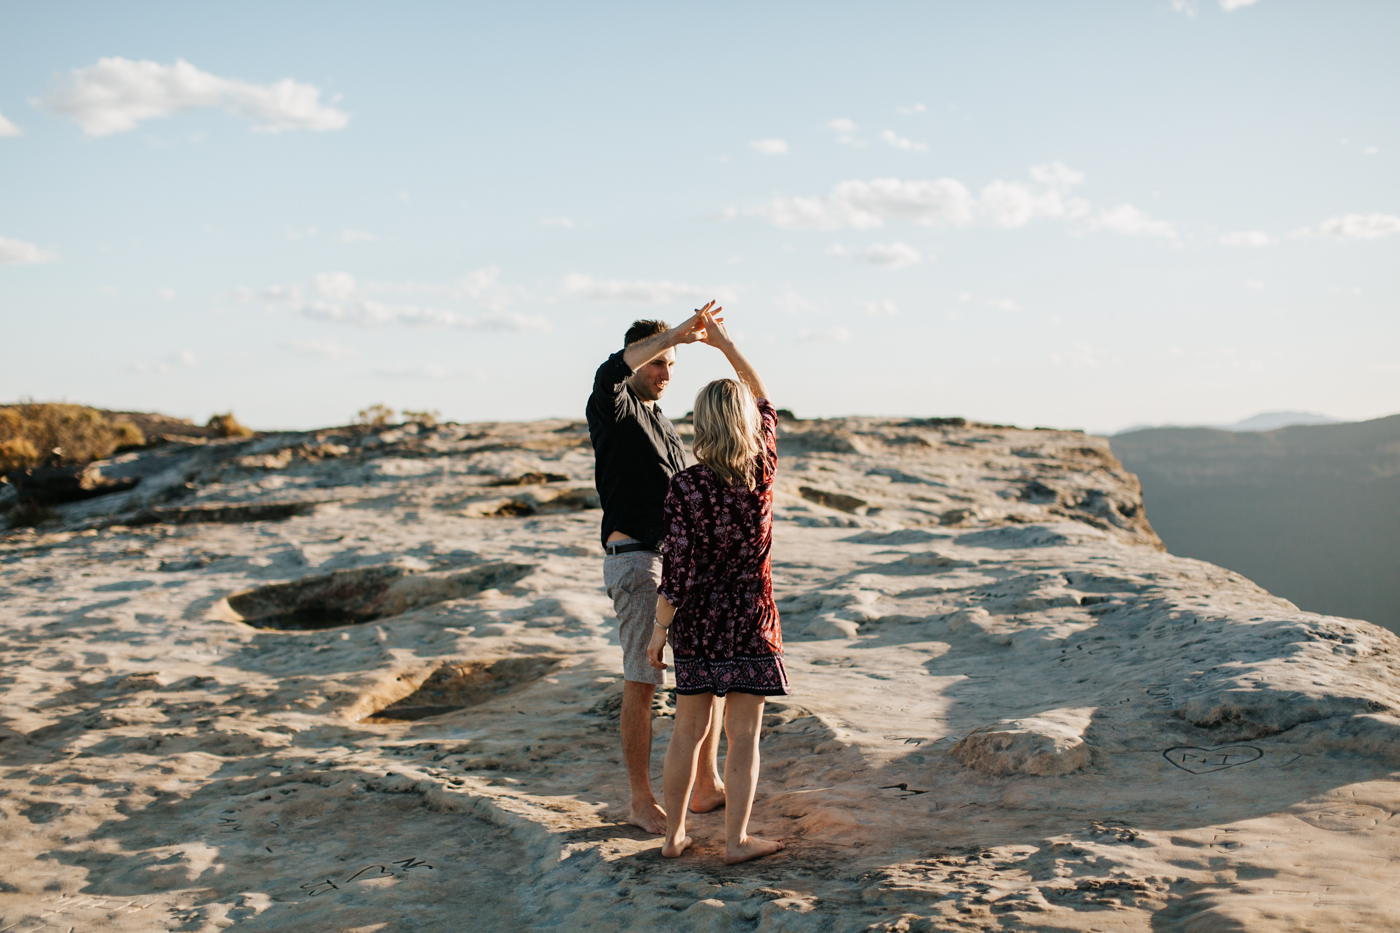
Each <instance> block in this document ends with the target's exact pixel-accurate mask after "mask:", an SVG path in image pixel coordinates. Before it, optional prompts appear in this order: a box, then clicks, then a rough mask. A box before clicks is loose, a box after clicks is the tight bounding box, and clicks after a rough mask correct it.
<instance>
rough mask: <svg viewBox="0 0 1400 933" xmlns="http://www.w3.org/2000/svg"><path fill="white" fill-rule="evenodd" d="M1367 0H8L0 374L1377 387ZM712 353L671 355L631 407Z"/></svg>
mask: <svg viewBox="0 0 1400 933" xmlns="http://www.w3.org/2000/svg"><path fill="white" fill-rule="evenodd" d="M1397 35H1400V4H1395V3H1393V2H1388V0H1371V2H1366V0H1348V2H1335V3H1318V2H1315V0H1102V2H1090V0H1083V2H1062V3H1054V4H1050V3H1043V2H1032V0H1024V2H1013V0H991V2H982V3H972V2H961V3H951V2H942V3H940V2H927V0H926V2H865V3H860V4H855V3H846V4H833V3H822V2H810V0H809V2H803V3H795V2H794V3H782V2H773V3H757V4H756V3H752V2H750V3H732V4H731V3H719V2H712V3H706V4H656V3H645V4H643V3H635V4H632V3H598V4H589V5H584V4H566V3H537V2H520V3H513V4H462V3H426V2H420V3H413V2H405V3H396V4H383V3H378V4H369V3H354V2H336V3H314V2H301V3H297V4H285V3H278V4H272V3H259V2H243V3H239V4H218V5H216V4H191V3H186V2H181V3H139V2H138V3H123V4H78V3H73V2H56V0H48V2H42V3H30V2H9V0H0V347H3V351H0V401H5V402H11V401H15V400H19V399H22V398H32V399H35V400H40V401H59V400H67V401H73V402H81V403H85V404H91V405H96V406H99V407H104V408H112V409H119V410H147V411H150V410H154V411H162V412H166V413H168V414H174V415H178V416H181V417H189V418H194V419H196V420H198V421H201V422H202V421H203V420H205V419H207V418H208V417H209V416H210V415H211V414H213V413H216V412H224V411H230V410H232V411H233V412H234V413H235V414H236V415H237V417H238V418H239V419H240V420H241V421H244V422H245V423H248V424H251V425H253V426H255V427H258V428H266V429H274V428H305V427H315V426H322V425H332V424H344V423H347V422H349V421H352V420H353V419H354V418H355V416H356V413H357V412H358V411H359V410H361V409H363V408H365V407H367V406H370V405H373V404H383V405H387V406H390V407H391V408H394V409H396V410H399V409H408V410H414V411H437V412H439V413H440V416H441V417H442V418H444V419H451V420H459V421H486V420H514V419H531V418H545V417H569V418H580V417H582V412H583V408H584V403H585V400H586V397H587V394H588V391H589V389H590V386H591V380H592V374H593V371H594V370H595V369H596V368H597V367H598V365H599V364H600V363H601V362H602V361H603V360H604V359H605V358H606V356H607V355H608V354H609V353H611V352H614V351H615V350H617V349H618V348H619V347H620V346H621V342H622V334H623V332H624V331H625V330H626V328H627V326H628V325H629V324H630V323H631V321H632V320H634V319H636V318H662V319H665V320H667V321H669V322H670V323H672V324H675V323H678V322H680V321H681V320H683V319H685V318H686V317H687V316H688V315H689V314H690V313H691V311H692V309H693V308H695V307H697V306H698V305H700V304H701V303H703V302H704V301H706V300H708V299H710V298H717V299H718V300H719V301H720V302H721V303H722V304H723V306H724V308H725V311H724V316H725V318H726V321H727V323H728V325H729V327H730V329H731V332H732V333H733V334H734V335H735V336H736V338H737V339H738V341H739V343H740V346H741V347H742V348H743V349H744V350H745V352H746V353H747V354H748V355H749V356H750V358H751V359H752V360H753V362H754V364H755V365H756V367H757V368H758V370H759V371H760V373H761V374H762V375H763V376H764V378H765V380H766V381H767V383H768V384H769V386H770V390H771V391H772V392H773V395H774V396H775V399H774V400H775V402H776V403H777V404H778V405H779V406H781V407H786V408H789V409H792V410H793V411H794V412H796V414H797V415H799V416H801V417H834V416H841V415H849V414H867V415H892V416H921V417H930V416H945V417H946V416H957V415H961V416H964V417H968V418H973V419H977V420H981V421H989V422H995V423H1009V424H1019V425H1023V426H1028V427H1030V426H1042V425H1043V426H1056V427H1071V428H1084V429H1086V430H1089V431H1092V432H1098V433H1107V432H1112V431H1115V430H1118V429H1120V428H1123V427H1125V426H1128V425H1135V424H1160V423H1180V424H1223V423H1230V422H1234V421H1238V420H1240V419H1242V418H1245V417H1247V416H1250V415H1253V414H1256V413H1258V412H1262V411H1277V410H1299V411H1309V412H1319V413H1324V414H1327V415H1331V416H1333V417H1336V418H1341V419H1344V420H1362V419H1367V418H1374V417H1380V416H1384V415H1389V414H1393V413H1396V412H1400V315H1397V314H1396V310H1397V304H1400V301H1398V300H1400V172H1397V157H1400V132H1397V122H1398V119H1397V115H1400V110H1397V108H1396V106H1395V102H1396V100H1400V56H1396V55H1395V54H1394V39H1395V37H1396V36H1397ZM727 373H728V369H727V366H726V364H725V362H724V359H723V357H722V356H721V355H720V354H719V353H718V352H716V351H715V350H713V349H711V348H708V347H704V346H685V347H681V348H680V349H679V351H678V364H677V369H676V377H675V381H674V382H673V383H672V385H671V387H670V389H669V391H668V393H667V395H666V397H665V398H664V399H663V400H662V406H663V408H664V409H665V410H666V411H667V412H668V413H670V414H672V415H680V414H682V413H684V412H685V411H687V410H689V409H690V407H691V400H692V399H693V398H694V394H695V392H696V390H697V389H698V388H699V387H700V386H701V385H703V384H704V383H705V382H707V381H709V380H710V379H714V378H719V377H722V376H724V375H726V374H727Z"/></svg>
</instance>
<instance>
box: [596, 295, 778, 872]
mask: <svg viewBox="0 0 1400 933" xmlns="http://www.w3.org/2000/svg"><path fill="white" fill-rule="evenodd" d="M721 310H722V309H720V308H716V307H715V303H714V302H713V301H712V302H710V303H709V304H707V305H705V307H703V308H701V309H700V310H698V311H696V312H695V314H694V315H693V316H692V317H691V318H690V319H688V320H687V321H686V322H685V323H683V324H681V325H680V326H679V327H667V326H666V324H665V323H663V322H661V321H637V322H635V323H634V324H633V325H632V327H631V328H630V329H629V330H628V331H627V334H626V337H625V339H624V347H623V349H622V350H619V351H618V352H617V353H614V354H613V355H612V356H610V357H608V360H607V362H605V363H604V364H603V365H602V366H600V367H599V368H598V372H597V375H596V376H595V377H594V381H593V394H592V395H591V396H590V397H589V399H588V430H589V434H590V436H591V437H592V440H593V450H594V455H595V458H596V465H597V472H596V481H597V485H598V494H599V496H600V497H601V499H602V503H603V529H602V535H603V547H604V550H605V551H606V552H607V556H606V557H605V558H604V560H603V580H604V583H605V584H606V586H607V590H608V595H609V597H611V598H612V600H613V606H614V608H615V609H616V611H617V618H618V624H619V628H618V636H619V640H620V641H621V643H622V651H623V678H624V682H623V694H622V723H621V731H622V749H623V757H624V759H625V760H626V762H627V774H628V778H629V780H630V782H631V786H632V814H631V821H632V822H633V823H635V824H636V825H638V826H640V827H642V828H643V829H646V830H648V831H649V832H654V833H664V834H665V836H666V839H665V842H664V843H663V845H662V848H661V854H662V855H665V856H668V857H671V858H674V857H676V856H679V855H680V854H681V853H682V852H684V851H685V850H686V849H687V848H688V847H689V846H690V844H691V839H690V837H689V836H687V835H686V832H685V822H686V810H687V803H688V804H689V809H690V810H692V811H694V812H697V813H703V812H706V811H709V810H713V809H716V808H718V807H720V806H724V807H725V831H726V836H727V839H726V846H725V857H724V860H725V861H726V862H728V863H729V864H734V863H736V862H745V861H748V860H749V859H754V858H759V857H761V856H764V855H770V854H772V853H773V852H777V851H779V850H780V849H782V848H783V843H782V841H781V840H774V839H762V838H759V837H758V836H751V835H749V833H748V822H749V814H750V812H751V811H752V809H753V798H754V791H755V788H756V787H757V783H758V738H759V730H760V727H761V726H762V722H763V704H764V698H765V697H769V696H781V695H784V694H786V693H787V692H788V682H787V673H786V671H785V669H784V667H783V658H782V650H783V639H782V631H781V629H780V627H779V624H778V610H777V607H776V606H775V605H774V604H773V584H772V571H771V552H772V546H773V484H774V480H775V477H776V473H777V466H778V447H777V432H778V415H777V412H776V411H775V410H774V409H773V406H772V405H771V404H770V403H769V401H768V389H767V387H765V386H764V384H763V380H762V379H761V378H759V375H758V373H757V372H755V371H754V368H753V366H752V365H751V364H750V363H749V361H748V360H747V359H746V358H745V357H744V355H743V354H742V353H740V352H739V349H738V348H737V347H736V346H735V345H734V341H733V340H732V339H731V338H730V336H729V333H728V331H727V330H726V329H725V326H724V319H723V318H721V317H718V316H717V315H718V314H719V312H720V311H721ZM697 342H698V343H703V344H705V345H707V346H711V347H714V348H715V349H717V350H719V351H720V352H722V353H723V354H724V355H725V357H726V358H728V360H729V362H730V364H731V365H732V366H733V367H734V373H735V375H736V376H738V379H737V380H734V379H719V380H716V381H714V382H711V383H710V384H709V385H707V386H705V387H704V388H703V389H701V390H700V394H699V395H697V396H696V398H695V414H694V419H695V421H694V427H695V440H694V448H695V450H694V452H695V457H696V459H697V460H699V463H698V464H696V465H695V466H692V467H690V468H689V469H687V468H686V466H685V448H684V447H683V446H682V444H681V439H680V436H679V435H678V434H677V433H676V429H675V427H674V426H673V425H672V424H671V422H670V421H668V420H667V419H666V416H665V415H663V414H662V413H661V410H660V408H658V407H657V406H656V404H655V403H656V401H657V400H658V399H660V398H661V395H662V393H664V392H665V391H666V387H667V385H668V384H669V383H670V380H671V370H672V367H674V365H675V362H676V350H675V348H676V347H677V346H678V345H680V344H686V343H697ZM668 642H669V644H670V645H671V655H672V663H673V665H674V667H675V677H676V720H675V727H674V728H673V730H672V732H671V744H670V747H669V748H668V749H667V751H666V764H665V769H664V772H663V774H662V784H663V787H664V793H663V795H662V797H663V801H664V803H665V808H664V810H663V809H662V807H661V806H659V805H658V804H657V802H656V798H655V796H654V795H653V794H652V789H651V774H650V760H651V701H652V696H653V694H654V692H655V690H656V686H657V685H658V684H663V683H665V680H666V674H665V670H666V663H665V657H664V654H665V649H666V645H667V643H668ZM721 724H722V725H723V728H724V732H725V735H726V737H727V738H728V741H729V747H728V752H727V754H726V756H725V767H724V778H723V780H721V778H720V776H719V771H718V766H717V761H716V759H717V753H718V749H719V730H720V728H721Z"/></svg>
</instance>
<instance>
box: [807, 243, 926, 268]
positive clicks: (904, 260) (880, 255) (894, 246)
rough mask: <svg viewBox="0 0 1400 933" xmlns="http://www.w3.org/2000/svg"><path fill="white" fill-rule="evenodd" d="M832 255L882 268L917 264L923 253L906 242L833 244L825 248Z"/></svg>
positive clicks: (921, 259)
mask: <svg viewBox="0 0 1400 933" xmlns="http://www.w3.org/2000/svg"><path fill="white" fill-rule="evenodd" d="M827 253H829V254H830V255H832V256H840V257H841V258H843V259H859V260H861V261H863V262H868V263H869V264H870V265H872V266H879V267H880V268H882V269H902V268H904V267H905V266H913V265H917V264H919V263H921V262H923V261H924V257H923V254H921V253H920V252H919V251H918V250H917V249H915V248H914V247H912V246H910V245H909V244H908V243H900V242H898V241H896V242H894V243H875V244H872V245H871V246H867V247H865V248H864V249H847V248H846V247H844V246H839V245H838V246H833V247H831V248H830V249H828V250H827Z"/></svg>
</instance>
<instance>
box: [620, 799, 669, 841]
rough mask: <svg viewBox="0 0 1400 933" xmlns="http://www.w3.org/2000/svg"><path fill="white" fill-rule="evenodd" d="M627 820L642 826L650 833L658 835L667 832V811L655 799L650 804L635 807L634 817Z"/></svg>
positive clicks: (634, 824)
mask: <svg viewBox="0 0 1400 933" xmlns="http://www.w3.org/2000/svg"><path fill="white" fill-rule="evenodd" d="M627 822H629V823H631V824H632V825H633V826H640V827H641V828H642V829H645V830H646V831H647V832H649V833H656V835H658V836H662V835H665V833H666V811H665V810H663V809H661V806H660V804H658V803H657V802H656V801H654V800H653V801H652V802H651V804H650V806H645V807H641V808H638V807H633V808H632V818H631V819H630V820H628V821H627Z"/></svg>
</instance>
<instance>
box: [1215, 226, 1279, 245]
mask: <svg viewBox="0 0 1400 933" xmlns="http://www.w3.org/2000/svg"><path fill="white" fill-rule="evenodd" d="M1273 242H1274V238H1273V237H1271V236H1269V235H1268V234H1267V233H1265V232H1264V231H1263V230H1240V231H1238V232H1235V233H1227V234H1225V235H1224V236H1222V237H1221V238H1220V245H1221V246H1240V247H1245V248H1253V249H1258V248H1259V247H1261V246H1268V245H1269V244H1271V243H1273Z"/></svg>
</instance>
